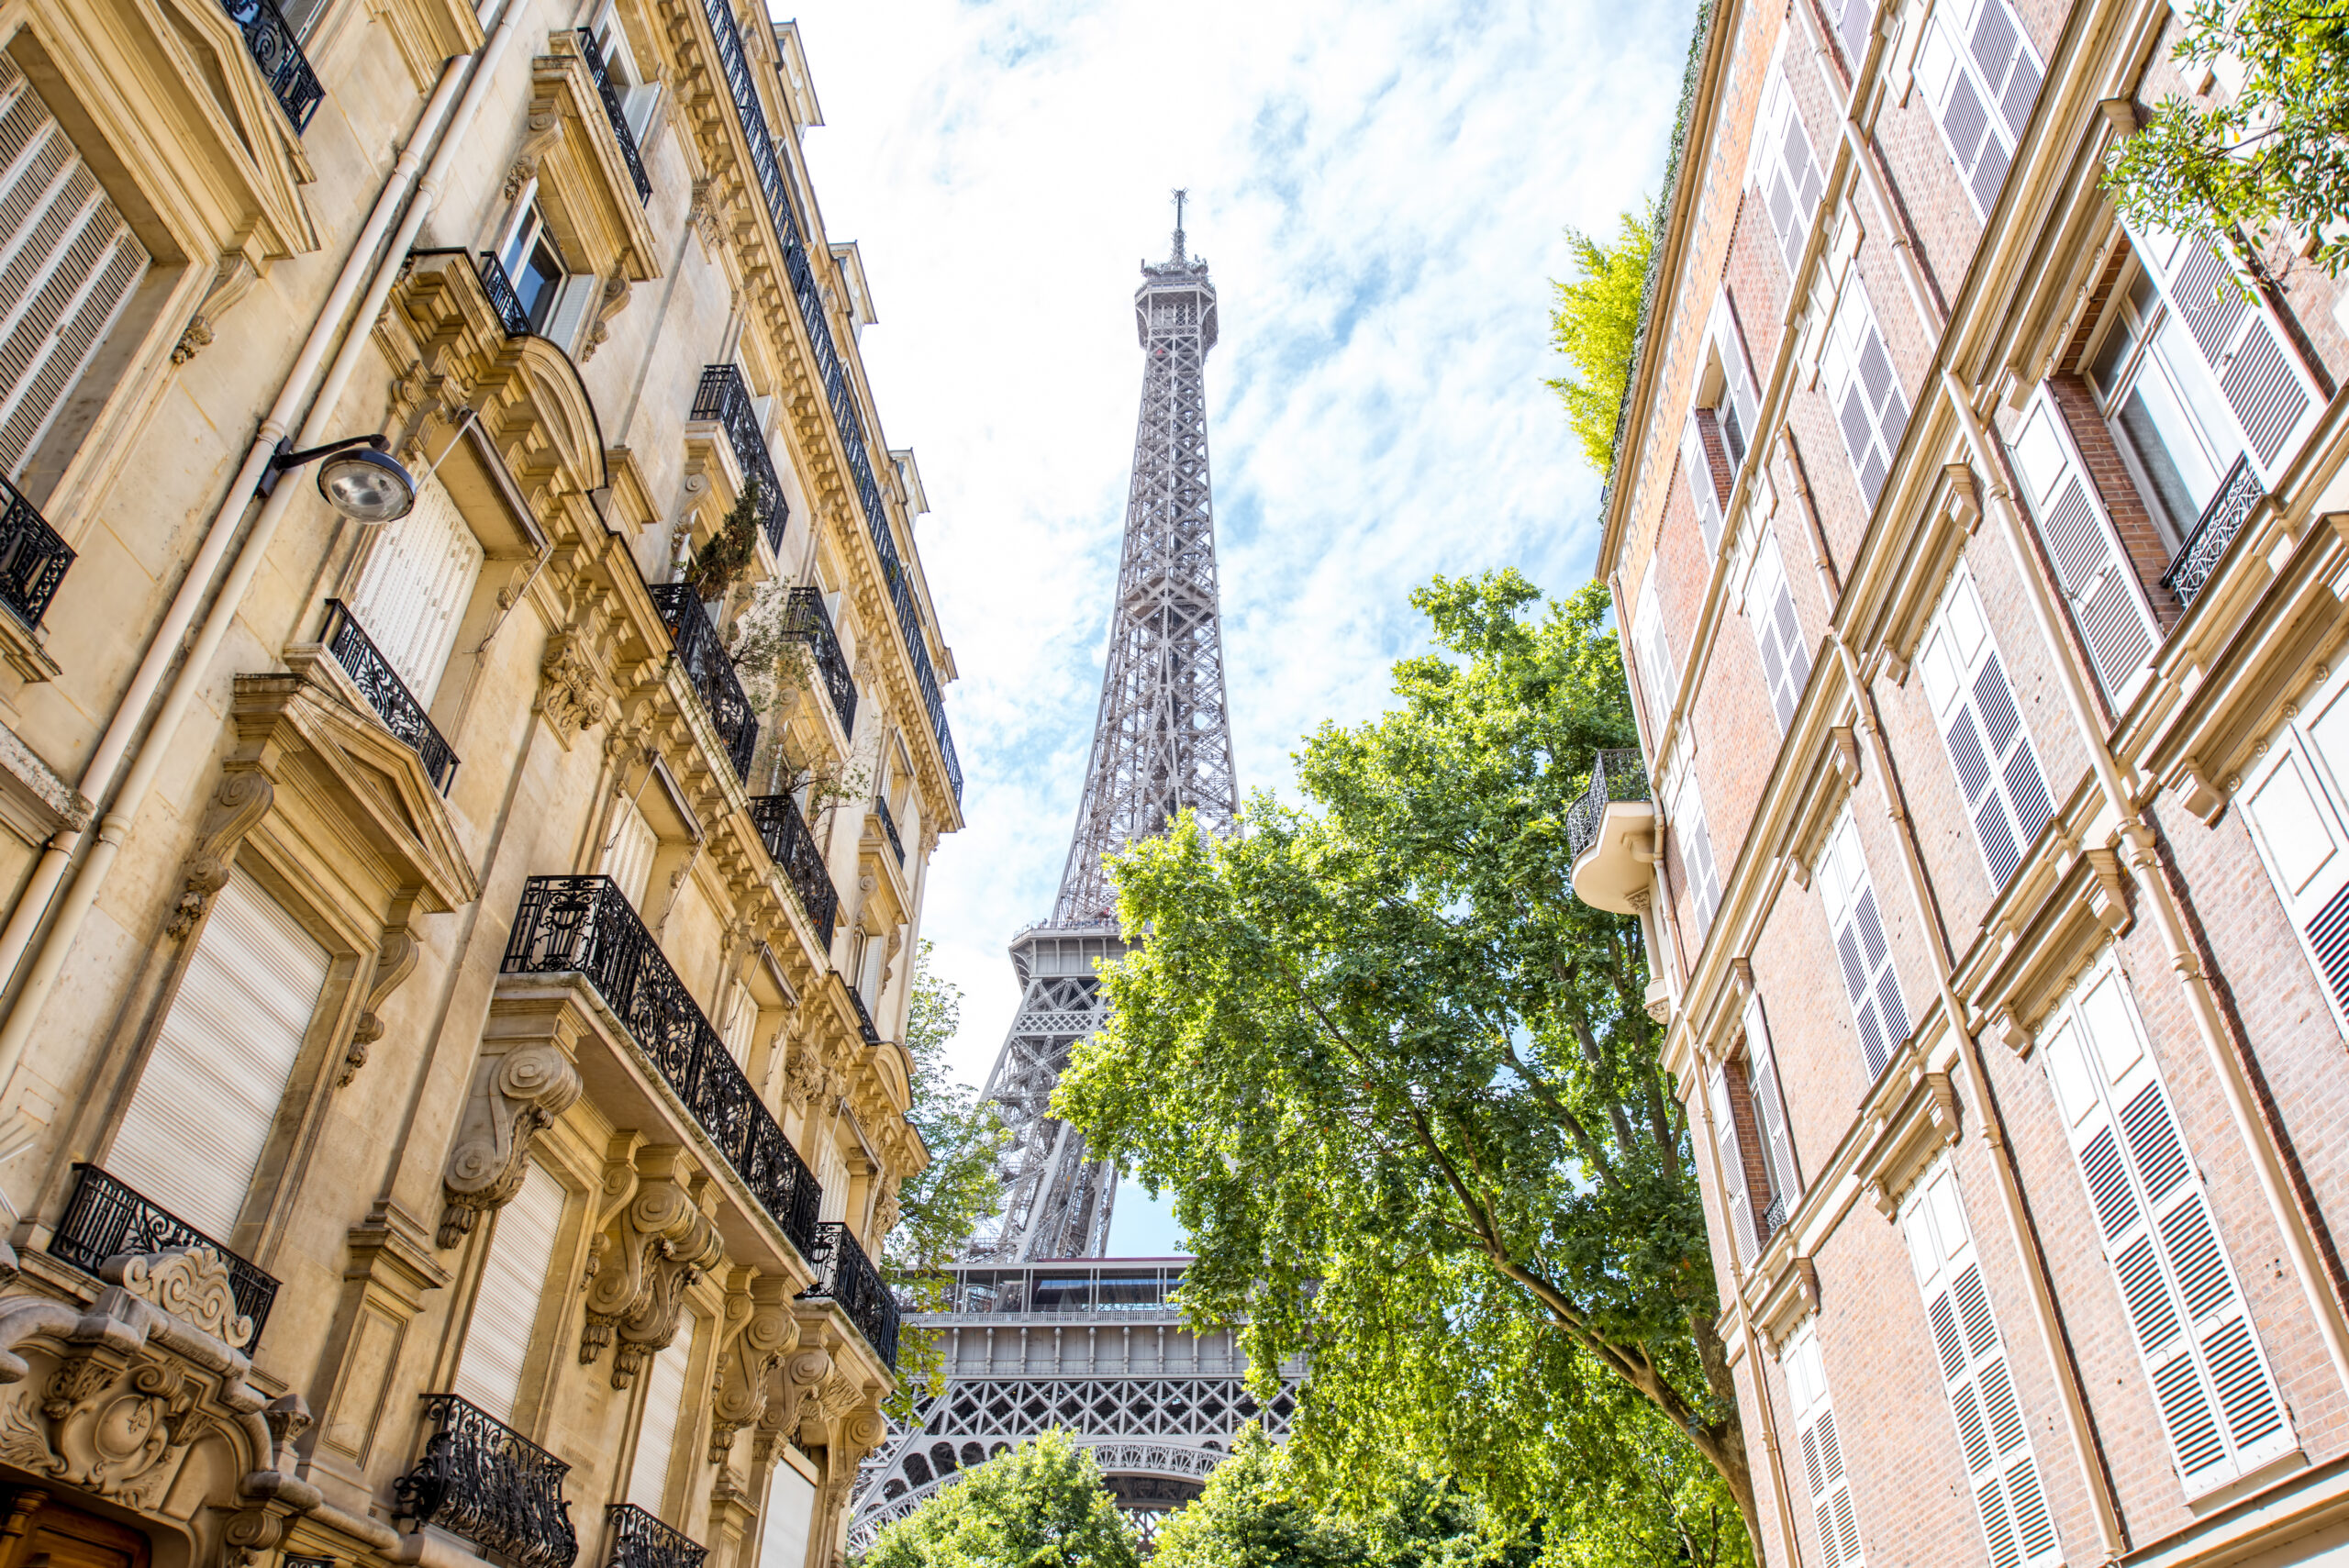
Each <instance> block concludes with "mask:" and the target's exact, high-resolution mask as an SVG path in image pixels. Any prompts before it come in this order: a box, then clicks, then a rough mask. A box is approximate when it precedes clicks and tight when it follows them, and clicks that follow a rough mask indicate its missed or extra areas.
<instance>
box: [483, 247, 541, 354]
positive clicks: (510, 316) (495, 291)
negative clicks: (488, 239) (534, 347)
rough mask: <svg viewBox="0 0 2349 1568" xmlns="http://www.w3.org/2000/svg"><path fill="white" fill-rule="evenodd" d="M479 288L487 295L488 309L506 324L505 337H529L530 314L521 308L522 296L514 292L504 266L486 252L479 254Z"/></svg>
mask: <svg viewBox="0 0 2349 1568" xmlns="http://www.w3.org/2000/svg"><path fill="white" fill-rule="evenodd" d="M481 286H482V292H483V293H484V294H486V295H489V306H490V308H491V309H492V310H495V311H496V312H497V319H498V320H500V321H502V322H504V323H505V324H506V335H507V337H508V338H527V337H529V335H530V313H529V311H527V310H525V309H523V308H522V296H521V295H518V294H516V293H515V292H514V280H513V279H512V278H509V277H507V275H506V264H505V263H504V262H503V261H499V260H498V259H497V258H496V257H495V256H493V255H491V254H490V253H489V252H488V251H486V250H484V251H483V252H482V254H481Z"/></svg>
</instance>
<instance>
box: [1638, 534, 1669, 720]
mask: <svg viewBox="0 0 2349 1568" xmlns="http://www.w3.org/2000/svg"><path fill="white" fill-rule="evenodd" d="M1655 574H1656V562H1655V558H1654V557H1653V556H1650V557H1649V558H1648V569H1647V571H1646V573H1644V574H1642V577H1641V578H1640V596H1639V599H1638V600H1637V608H1636V609H1634V610H1633V611H1632V615H1631V649H1632V656H1633V658H1634V660H1635V661H1636V662H1638V664H1639V667H1640V684H1641V685H1642V686H1644V687H1646V688H1647V696H1648V705H1649V706H1650V707H1651V708H1652V709H1653V712H1651V713H1650V714H1649V716H1648V718H1649V722H1650V723H1651V724H1653V726H1654V727H1655V738H1656V740H1658V741H1659V742H1661V741H1662V740H1663V738H1664V727H1665V726H1666V725H1667V724H1668V723H1670V721H1671V718H1672V699H1673V698H1674V696H1675V695H1677V694H1678V692H1679V690H1680V672H1679V668H1678V667H1677V666H1676V665H1675V663H1674V662H1673V658H1672V640H1671V639H1670V637H1669V636H1667V635H1666V634H1665V631H1664V602H1663V601H1662V600H1661V599H1660V598H1658V597H1657V595H1656V589H1655Z"/></svg>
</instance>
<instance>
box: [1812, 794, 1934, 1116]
mask: <svg viewBox="0 0 2349 1568" xmlns="http://www.w3.org/2000/svg"><path fill="white" fill-rule="evenodd" d="M1816 880H1817V881H1818V884H1819V893H1820V904H1821V905H1822V906H1824V908H1825V909H1826V911H1827V931H1828V935H1829V937H1830V939H1831V940H1832V942H1833V944H1834V948H1835V962H1836V968H1837V970H1838V972H1839V973H1841V974H1842V978H1843V997H1844V1000H1845V1001H1846V1002H1847V1003H1849V1004H1850V1006H1851V1009H1852V1027H1853V1029H1854V1033H1855V1035H1856V1037H1857V1039H1858V1041H1859V1047H1860V1055H1861V1061H1862V1062H1863V1063H1864V1064H1865V1066H1866V1068H1867V1072H1868V1081H1869V1082H1870V1083H1874V1082H1875V1081H1876V1078H1877V1076H1878V1075H1879V1074H1880V1073H1883V1072H1884V1069H1885V1065H1886V1063H1887V1062H1890V1061H1891V1060H1892V1057H1893V1053H1894V1052H1895V1051H1898V1050H1899V1049H1900V1045H1901V1042H1902V1041H1903V1040H1907V1039H1908V1038H1909V1029H1910V1027H1911V1021H1910V1019H1909V999H1908V997H1907V995H1904V994H1903V992H1902V991H1901V988H1900V970H1899V966H1898V964H1896V963H1894V962H1893V958H1892V932H1891V929H1890V927H1889V926H1888V925H1887V923H1886V921H1885V918H1884V907H1883V904H1882V901H1881V900H1879V899H1878V898H1877V897H1876V884H1875V881H1874V879H1872V878H1871V877H1870V876H1869V874H1868V862H1867V854H1866V851H1865V850H1864V849H1863V848H1862V846H1861V844H1860V828H1859V823H1858V821H1857V820H1856V819H1855V818H1854V817H1853V815H1852V807H1851V805H1850V803H1848V802H1846V803H1845V805H1844V806H1843V809H1842V813H1841V814H1840V815H1838V817H1836V819H1835V826H1834V827H1833V828H1831V830H1830V831H1829V832H1828V835H1827V840H1826V842H1825V843H1824V844H1822V845H1821V846H1820V851H1819V870H1818V874H1817V878H1816Z"/></svg>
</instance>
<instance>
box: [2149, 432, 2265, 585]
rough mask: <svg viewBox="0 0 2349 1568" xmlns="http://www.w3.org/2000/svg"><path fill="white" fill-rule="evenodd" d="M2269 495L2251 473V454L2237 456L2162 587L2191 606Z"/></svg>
mask: <svg viewBox="0 0 2349 1568" xmlns="http://www.w3.org/2000/svg"><path fill="white" fill-rule="evenodd" d="M2266 494H2267V490H2266V486H2265V485H2263V484H2260V483H2259V475H2258V474H2256V473H2253V472H2252V467H2251V459H2250V458H2249V457H2248V456H2243V457H2238V458H2237V459H2235V465H2234V466H2233V467H2232V468H2231V469H2229V470H2227V477H2226V479H2225V481H2224V482H2223V483H2221V484H2220V486H2219V493H2218V494H2217V495H2213V496H2212V497H2210V505H2209V506H2205V507H2203V508H2202V517H2201V520H2200V521H2199V522H2198V523H2196V524H2195V525H2194V532H2193V534H2192V535H2191V536H2190V537H2189V538H2188V539H2187V541H2186V543H2185V544H2184V545H2183V546H2182V547H2181V548H2180V549H2179V550H2178V552H2177V559H2176V560H2175V561H2173V562H2170V563H2169V571H2168V572H2167V573H2164V575H2163V577H2162V586H2163V587H2165V588H2167V589H2168V590H2169V591H2170V592H2171V593H2173V594H2176V595H2177V602H2178V603H2179V604H2181V605H2190V604H2192V603H2193V602H2194V595H2197V594H2199V593H2200V592H2201V591H2202V589H2203V586H2204V584H2208V583H2209V582H2210V579H2211V577H2212V576H2213V575H2214V574H2216V573H2217V572H2218V570H2219V562H2221V560H2223V559H2224V558H2225V556H2226V553H2227V546H2229V545H2231V544H2232V543H2234V541H2235V535H2237V534H2239V533H2241V532H2242V531H2243V524H2244V523H2245V522H2246V521H2247V520H2249V518H2250V517H2251V514H2252V509H2253V508H2254V507H2255V506H2258V505H2259V502H2260V498H2261V497H2262V496H2264V495H2266Z"/></svg>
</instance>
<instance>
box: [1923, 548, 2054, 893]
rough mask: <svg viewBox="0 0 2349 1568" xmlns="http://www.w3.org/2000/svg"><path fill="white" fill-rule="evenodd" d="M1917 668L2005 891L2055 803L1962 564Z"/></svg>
mask: <svg viewBox="0 0 2349 1568" xmlns="http://www.w3.org/2000/svg"><path fill="white" fill-rule="evenodd" d="M1916 667H1917V672H1918V673H1919V674H1920V676H1921V677H1922V678H1923V680H1924V683H1925V697H1926V701H1927V702H1928V703H1929V704H1930V705H1931V706H1932V710H1933V728H1936V729H1937V730H1939V731H1940V732H1941V737H1942V750H1943V754H1944V755H1945V756H1947V757H1948V758H1949V765H1950V773H1952V774H1953V775H1954V777H1955V778H1956V780H1957V786H1958V795H1959V797H1960V798H1961V799H1963V800H1964V801H1965V817H1966V820H1967V821H1968V822H1969V823H1971V824H1972V825H1973V828H1974V845H1975V848H1976V850H1978V851H1981V855H1982V869H1983V871H1984V873H1986V874H1987V876H1988V877H1989V879H1990V886H1991V887H1992V889H1993V890H1996V889H1998V888H2002V887H2004V886H2006V884H2008V882H2009V881H2010V880H2011V879H2012V878H2013V876H2014V873H2016V871H2017V870H2019V869H2020V868H2021V865H2022V863H2023V862H2025V861H2026V860H2028V859H2030V858H2031V848H2032V844H2034V843H2036V842H2037V841H2038V839H2039V835H2040V833H2041V831H2042V830H2043V829H2044V828H2046V826H2047V824H2048V822H2049V820H2050V819H2051V818H2052V817H2054V814H2055V803H2054V795H2053V794H2052V793H2051V792H2050V790H2049V789H2048V787H2047V770H2046V769H2045V768H2044V767H2043V766H2042V765H2041V764H2040V761H2039V751H2038V749H2037V748H2036V747H2035V746H2034V745H2033V744H2032V739H2031V726H2030V724H2029V723H2028V722H2026V721H2025V719H2024V717H2023V710H2022V705H2021V703H2020V702H2019V701H2017V700H2016V697H2015V688H2014V682H2013V680H2012V679H2011V678H2010V677H2009V675H2008V673H2007V668H2006V664H2005V662H2004V661H2002V660H2001V659H2000V658H1999V657H1998V639H1997V638H1996V637H1994V636H1992V635H1991V632H1990V619H1989V617H1988V615H1987V613H1986V612H1985V611H1984V610H1983V607H1982V595H1981V594H1980V592H1979V591H1978V590H1977V589H1976V587H1975V584H1974V572H1973V569H1972V567H1970V566H1969V565H1967V564H1966V562H1965V561H1963V560H1961V561H1959V562H1958V563H1957V570H1956V571H1954V572H1953V573H1951V574H1950V582H1949V586H1948V588H1947V589H1946V590H1944V591H1943V595H1942V602H1941V607H1940V608H1939V609H1937V610H1935V611H1934V612H1933V619H1932V624H1931V625H1930V626H1928V627H1927V628H1926V632H1925V637H1924V640H1923V641H1922V642H1920V644H1919V645H1918V649H1917V665H1916Z"/></svg>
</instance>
